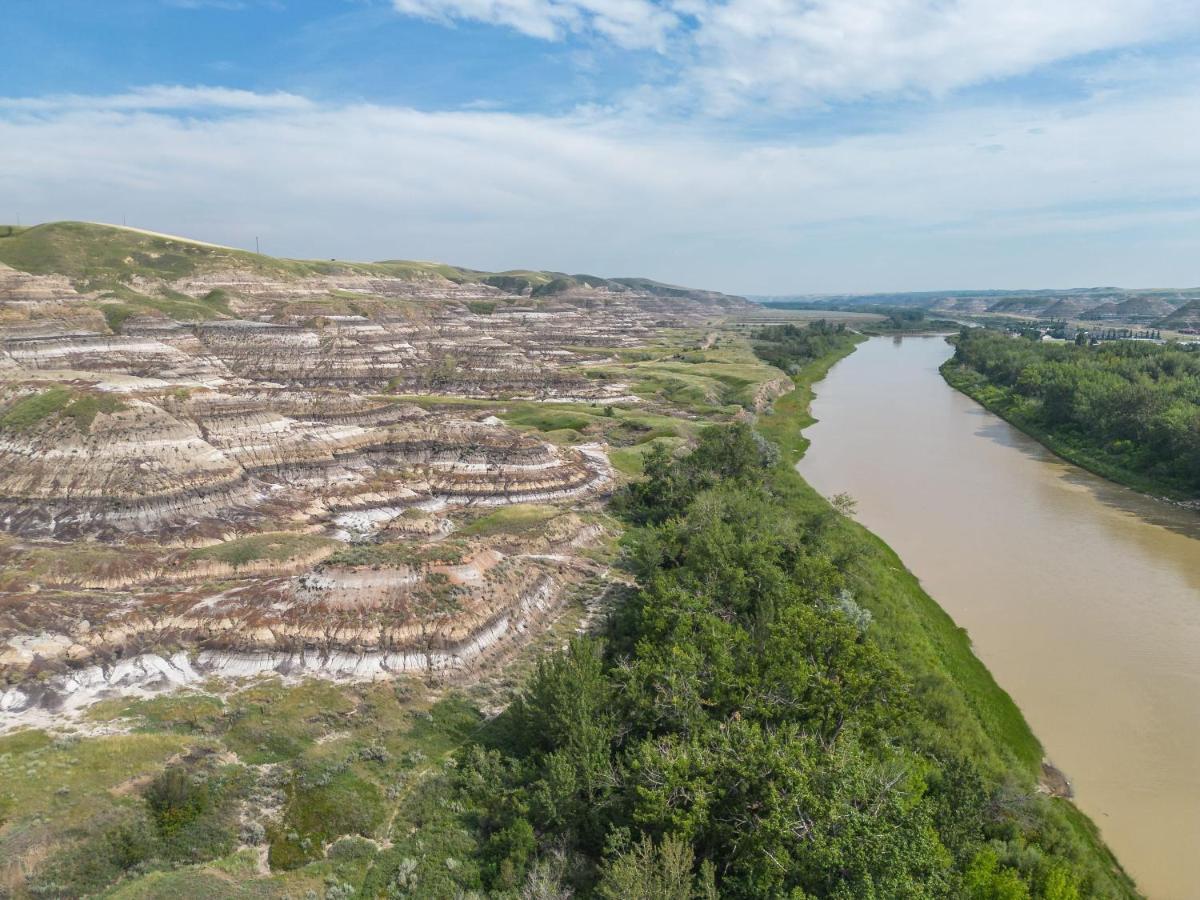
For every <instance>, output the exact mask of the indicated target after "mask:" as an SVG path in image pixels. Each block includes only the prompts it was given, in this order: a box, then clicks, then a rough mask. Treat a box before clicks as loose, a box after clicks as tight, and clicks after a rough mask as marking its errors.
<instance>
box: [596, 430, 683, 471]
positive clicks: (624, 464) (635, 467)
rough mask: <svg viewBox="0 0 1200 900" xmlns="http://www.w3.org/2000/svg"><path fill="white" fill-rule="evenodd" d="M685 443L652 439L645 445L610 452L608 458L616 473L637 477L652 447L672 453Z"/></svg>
mask: <svg viewBox="0 0 1200 900" xmlns="http://www.w3.org/2000/svg"><path fill="white" fill-rule="evenodd" d="M685 443H686V441H685V440H684V439H683V438H679V437H653V438H651V439H650V440H648V441H646V442H645V443H641V444H635V445H634V446H632V447H621V448H620V449H617V450H612V451H611V452H610V453H609V454H608V458H609V461H610V462H612V464H613V466H615V467H616V469H617V471H619V472H621V473H623V474H625V475H628V476H630V477H637V476H638V475H641V474H642V472H643V470H644V466H645V458H646V454H647V453H649V452H650V451H651V450H652V449H653V448H654V447H657V446H660V445H661V446H664V447H666V448H667V449H668V450H672V451H673V450H676V449H678V448H679V447H681V446H683V445H684V444H685Z"/></svg>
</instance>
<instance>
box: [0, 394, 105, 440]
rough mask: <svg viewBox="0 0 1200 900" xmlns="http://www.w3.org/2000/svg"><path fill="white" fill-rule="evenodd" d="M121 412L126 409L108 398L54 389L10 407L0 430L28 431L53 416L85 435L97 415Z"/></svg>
mask: <svg viewBox="0 0 1200 900" xmlns="http://www.w3.org/2000/svg"><path fill="white" fill-rule="evenodd" d="M121 409H125V404H124V403H122V402H121V401H120V400H118V399H117V398H116V397H114V396H112V395H111V394H85V393H82V392H78V391H72V390H70V389H68V388H64V387H58V386H55V387H51V388H47V389H46V390H44V391H41V392H40V393H37V394H30V395H28V396H26V397H22V398H21V399H20V400H17V401H16V402H15V403H13V404H12V405H10V406H9V407H8V409H6V410H5V411H4V413H3V415H0V429H4V430H11V431H28V430H29V429H31V428H33V427H34V426H36V425H39V424H40V423H42V422H44V421H46V420H47V419H49V418H51V417H52V416H62V417H64V418H67V419H69V420H71V422H72V423H73V424H74V425H75V427H76V428H77V429H78V430H79V431H81V432H82V433H84V434H87V433H88V432H89V431H90V430H91V427H92V422H93V421H94V420H95V418H96V416H97V415H99V414H100V413H102V412H105V413H112V412H116V411H118V410H121Z"/></svg>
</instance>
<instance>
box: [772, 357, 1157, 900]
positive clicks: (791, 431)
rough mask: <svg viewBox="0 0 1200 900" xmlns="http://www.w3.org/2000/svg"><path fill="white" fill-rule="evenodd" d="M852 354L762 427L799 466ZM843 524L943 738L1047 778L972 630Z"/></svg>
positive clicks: (1067, 813)
mask: <svg viewBox="0 0 1200 900" xmlns="http://www.w3.org/2000/svg"><path fill="white" fill-rule="evenodd" d="M853 349H854V347H853V345H852V344H850V345H847V346H846V347H845V348H844V349H843V350H841V351H838V352H835V353H831V354H830V355H829V356H827V357H825V358H822V359H818V360H815V361H813V362H812V363H810V364H809V365H807V366H806V367H805V368H804V369H803V370H802V371H801V372H799V373H798V374H797V375H795V376H794V380H795V382H796V390H795V391H794V392H792V393H790V394H788V395H786V396H784V397H782V398H780V399H779V400H777V401H776V402H775V404H774V408H773V409H772V410H771V412H770V413H769V414H767V415H764V416H762V417H760V419H759V422H758V427H759V429H760V430H761V431H762V432H763V433H764V434H765V435H767V436H768V437H769V438H771V440H773V441H775V442H776V443H778V444H779V445H780V448H781V450H782V451H783V453H784V456H785V458H786V459H787V460H788V461H789V462H792V463H795V462H798V461H799V460H800V459H801V457H803V455H804V453H805V451H806V450H807V449H808V446H809V440H808V439H807V438H805V437H804V436H803V434H802V433H801V432H802V430H803V429H804V428H806V427H808V426H809V425H811V424H812V423H813V422H814V421H815V419H813V417H812V414H811V411H810V409H809V405H810V403H811V401H812V397H813V390H812V388H813V385H814V384H815V383H816V382H817V381H819V380H821V379H822V378H824V377H825V374H826V373H827V372H828V371H829V369H830V368H831V367H832V366H833V365H834V364H835V363H836V362H837V361H838V360H840V359H842V358H843V357H845V356H847V355H849V354H850V353H851V352H853ZM795 495H796V496H795V502H797V503H798V504H802V505H804V506H807V507H810V508H824V509H828V508H829V507H828V502H827V501H826V500H825V499H824V498H822V497H821V496H820V495H819V494H818V493H817V492H816V491H815V490H813V488H812V487H810V486H809V485H808V483H807V482H805V481H804V479H803V478H801V477H800V476H799V474H797V475H796V477H795ZM839 527H840V529H841V532H842V533H841V535H840V539H841V541H842V542H844V543H843V546H844V548H845V550H847V551H857V554H858V558H859V562H858V564H857V566H856V568H855V571H854V572H853V573H852V579H853V583H854V589H855V595H856V597H857V598H858V599H859V600H860V602H862V603H863V605H865V606H866V607H868V608H869V609H870V610H871V612H872V614H873V615H874V617H875V623H876V630H875V632H874V633H875V635H876V638H877V640H879V641H880V643H881V644H882V645H884V646H886V647H887V648H888V649H889V650H891V651H892V652H893V653H895V654H896V657H897V658H898V659H899V660H900V661H901V662H902V664H903V665H904V668H905V669H906V670H907V672H908V673H909V675H910V676H911V677H914V678H915V679H917V688H916V693H917V698H918V702H921V703H924V704H938V705H939V706H940V707H941V708H942V709H943V710H944V712H943V715H944V717H945V718H946V719H947V720H948V721H950V722H952V723H953V725H954V728H953V730H952V731H949V732H948V733H947V734H946V735H942V737H943V738H945V737H949V738H951V739H953V740H957V741H969V743H970V747H969V751H970V753H971V755H973V756H974V757H975V758H976V759H978V760H979V761H980V762H981V763H982V764H983V765H985V766H990V767H992V769H993V771H996V772H999V773H1009V774H1011V775H1013V776H1015V777H1017V778H1018V779H1019V780H1021V781H1022V782H1024V783H1026V784H1032V783H1033V782H1034V781H1035V780H1036V779H1037V778H1038V777H1039V775H1040V772H1041V761H1042V747H1041V744H1040V742H1039V741H1038V739H1037V737H1036V736H1035V735H1034V734H1033V731H1032V730H1031V729H1030V727H1029V724H1028V723H1027V722H1026V721H1025V717H1024V715H1022V713H1021V711H1020V709H1019V708H1018V707H1017V705H1016V704H1015V703H1014V702H1013V700H1012V698H1011V697H1010V696H1009V695H1008V694H1007V693H1006V692H1005V691H1004V689H1003V688H1002V687H1000V685H999V684H997V683H996V680H995V679H994V678H993V677H992V674H991V672H989V671H988V669H987V667H986V666H984V664H983V663H982V662H981V661H980V660H979V658H978V657H977V656H975V653H974V651H973V650H972V649H971V641H970V637H969V636H968V634H967V632H966V631H965V629H962V628H960V627H958V626H957V625H955V623H954V621H953V619H951V617H950V616H949V615H948V614H947V613H946V611H945V610H943V609H942V608H941V607H940V606H939V605H938V604H937V603H936V602H935V601H934V600H933V598H932V597H930V596H929V595H928V594H927V593H926V592H925V591H924V590H923V589H922V587H921V585H920V582H919V581H918V580H917V578H916V577H915V576H914V575H913V574H912V573H911V572H909V571H908V570H907V569H906V568H905V567H904V564H903V562H902V561H901V560H900V558H899V557H898V556H897V555H896V553H895V551H893V550H892V549H891V548H890V547H889V546H888V545H887V544H886V543H885V542H884V541H882V540H881V539H880V538H878V537H877V536H875V535H874V534H872V533H871V532H870V531H868V530H867V529H866V528H864V527H863V526H861V525H858V524H857V523H855V522H853V521H851V520H849V519H843V520H842V521H841V522H840V525H839ZM964 749H967V748H964ZM1051 802H1052V803H1053V805H1054V808H1055V812H1056V815H1057V816H1058V817H1059V820H1060V822H1061V826H1062V827H1063V828H1064V829H1065V830H1069V831H1071V832H1073V833H1074V834H1075V835H1076V836H1077V837H1078V839H1079V840H1080V841H1082V842H1083V843H1084V844H1085V845H1086V846H1088V848H1089V850H1090V852H1091V853H1092V854H1093V855H1094V857H1095V858H1096V859H1097V860H1100V861H1101V862H1102V864H1103V865H1104V866H1105V867H1106V868H1108V869H1109V870H1110V871H1111V872H1112V873H1113V875H1114V879H1115V880H1116V882H1117V883H1119V884H1121V885H1122V886H1124V888H1125V889H1126V890H1127V891H1128V894H1129V896H1131V897H1134V896H1137V892H1136V890H1135V888H1134V885H1133V882H1132V880H1130V879H1129V878H1128V876H1127V875H1126V874H1125V873H1124V871H1123V870H1122V869H1121V867H1120V864H1119V862H1118V861H1117V860H1116V858H1115V857H1114V856H1113V855H1112V852H1111V851H1110V850H1109V849H1108V847H1107V846H1106V845H1105V844H1104V842H1103V840H1102V838H1101V837H1100V835H1099V832H1098V831H1097V829H1096V827H1095V825H1094V824H1093V823H1092V822H1091V820H1090V819H1088V817H1087V816H1086V815H1085V814H1084V813H1083V812H1081V811H1080V810H1079V809H1078V807H1076V806H1075V805H1074V804H1073V803H1071V802H1070V801H1068V800H1059V799H1054V800H1053V801H1051Z"/></svg>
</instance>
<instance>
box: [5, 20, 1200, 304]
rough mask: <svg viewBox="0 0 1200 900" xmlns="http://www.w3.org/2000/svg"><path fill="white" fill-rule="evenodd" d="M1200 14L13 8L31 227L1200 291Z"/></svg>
mask: <svg viewBox="0 0 1200 900" xmlns="http://www.w3.org/2000/svg"><path fill="white" fill-rule="evenodd" d="M1198 37H1200V0H1055V2H1053V3H1047V2H1045V0H1036V2H1035V0H855V2H846V0H326V2H320V3H318V2H312V0H305V2H300V0H108V2H106V3H103V4H100V3H94V2H72V0H9V3H8V4H6V8H5V16H4V25H3V30H2V31H0V51H2V52H3V55H4V58H5V61H6V66H5V78H4V80H3V82H2V86H0V220H9V221H11V220H14V219H15V218H16V217H18V216H19V217H20V218H21V220H22V221H23V222H30V221H46V220H52V219H61V218H73V219H88V220H100V221H118V222H119V221H120V220H121V218H122V217H124V218H125V219H126V220H127V221H128V222H129V223H130V224H137V225H140V226H143V227H148V228H154V229H158V230H165V231H170V232H174V233H183V234H187V235H191V236H195V237H198V238H203V239H207V240H214V241H220V242H225V243H231V244H236V245H240V246H253V243H254V238H255V237H256V236H258V237H260V238H261V240H262V242H263V249H264V251H267V252H272V253H277V254H281V255H295V256H337V257H342V258H351V257H354V258H398V257H410V258H425V259H444V260H447V261H451V262H456V263H459V264H463V265H470V266H477V267H480V268H508V267H538V268H552V269H558V270H565V271H570V272H595V273H599V274H608V275H616V274H642V275H648V276H651V277H655V278H661V279H664V280H670V281H676V282H682V283H688V284H695V285H700V286H706V287H714V288H718V289H724V290H730V291H737V292H746V293H802V292H820V291H870V290H905V289H913V290H919V289H937V288H946V287H1038V286H1068V285H1092V284H1122V285H1126V286H1151V285H1177V286H1183V285H1187V286H1191V285H1195V284H1200V140H1198V139H1197V136H1198V135H1200V43H1198V41H1197V38H1198Z"/></svg>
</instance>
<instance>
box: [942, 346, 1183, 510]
mask: <svg viewBox="0 0 1200 900" xmlns="http://www.w3.org/2000/svg"><path fill="white" fill-rule="evenodd" d="M942 375H943V377H944V378H945V379H946V381H947V382H948V383H949V384H950V385H951V386H952V387H954V388H956V389H957V390H959V391H961V392H963V393H964V394H966V395H967V396H969V397H971V398H973V399H974V400H976V401H978V402H979V403H980V404H981V405H983V406H984V407H986V408H987V409H989V410H991V411H992V412H994V413H995V414H996V415H998V416H1000V417H1001V418H1003V419H1005V420H1007V421H1009V422H1011V423H1012V424H1013V425H1015V426H1016V427H1017V428H1020V429H1021V430H1022V431H1024V432H1026V433H1027V434H1029V435H1030V436H1031V437H1033V438H1035V439H1036V440H1038V441H1040V442H1041V443H1042V444H1044V445H1045V446H1046V447H1048V448H1049V449H1050V450H1052V451H1053V452H1054V453H1056V454H1058V455H1059V456H1061V457H1063V458H1064V459H1066V460H1068V461H1070V462H1073V463H1075V464H1076V465H1079V466H1081V467H1083V468H1085V469H1088V470H1090V471H1092V472H1095V473H1096V474H1097V475H1100V476H1102V477H1104V478H1108V479H1110V480H1112V481H1116V482H1119V483H1121V484H1125V485H1128V486H1129V487H1131V488H1134V489H1135V490H1139V491H1142V492H1144V493H1148V494H1153V495H1156V496H1160V497H1168V498H1170V499H1173V500H1182V501H1187V500H1192V501H1194V500H1196V498H1197V497H1200V405H1198V404H1197V402H1196V385H1197V383H1200V353H1198V352H1197V351H1196V350H1195V349H1194V348H1192V347H1187V346H1180V345H1176V344H1168V345H1165V346H1164V345H1156V344H1153V343H1147V342H1144V341H1105V342H1103V343H1101V344H1098V345H1094V346H1093V345H1082V344H1081V345H1079V346H1076V345H1075V344H1073V343H1061V342H1060V343H1046V342H1042V341H1031V340H1026V339H1022V338H1014V337H1012V336H1010V335H1006V334H1004V333H1001V332H999V331H994V330H990V329H986V328H972V329H964V330H963V331H962V332H961V333H960V334H959V335H958V336H957V337H956V338H955V350H954V357H953V358H952V360H951V361H949V362H948V363H946V364H945V365H943V367H942Z"/></svg>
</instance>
